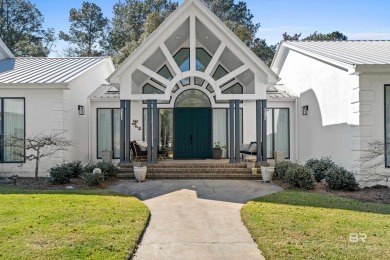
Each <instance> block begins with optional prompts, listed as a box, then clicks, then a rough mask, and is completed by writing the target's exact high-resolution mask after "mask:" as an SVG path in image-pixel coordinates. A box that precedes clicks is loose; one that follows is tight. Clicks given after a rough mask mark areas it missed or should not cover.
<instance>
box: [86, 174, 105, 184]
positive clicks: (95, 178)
mask: <svg viewBox="0 0 390 260" xmlns="http://www.w3.org/2000/svg"><path fill="white" fill-rule="evenodd" d="M82 177H83V183H84V184H85V185H87V186H98V185H100V184H101V183H102V182H103V181H104V174H103V173H93V172H85V173H83V175H82Z"/></svg>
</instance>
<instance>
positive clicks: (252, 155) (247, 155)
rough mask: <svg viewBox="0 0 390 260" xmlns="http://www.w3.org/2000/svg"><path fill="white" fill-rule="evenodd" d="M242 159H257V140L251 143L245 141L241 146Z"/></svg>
mask: <svg viewBox="0 0 390 260" xmlns="http://www.w3.org/2000/svg"><path fill="white" fill-rule="evenodd" d="M240 154H241V159H243V160H244V161H246V160H251V159H256V155H257V142H251V143H249V144H245V143H243V144H242V145H241V148H240Z"/></svg>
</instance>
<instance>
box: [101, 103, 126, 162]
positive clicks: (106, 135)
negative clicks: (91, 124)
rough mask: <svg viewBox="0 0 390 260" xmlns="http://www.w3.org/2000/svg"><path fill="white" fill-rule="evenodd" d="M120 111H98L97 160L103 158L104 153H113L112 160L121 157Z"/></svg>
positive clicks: (104, 109)
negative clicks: (106, 151)
mask: <svg viewBox="0 0 390 260" xmlns="http://www.w3.org/2000/svg"><path fill="white" fill-rule="evenodd" d="M120 117H121V116H120V109H119V108H98V109H97V158H98V159H101V158H102V151H105V150H108V151H112V158H114V159H119V157H120V139H119V138H120Z"/></svg>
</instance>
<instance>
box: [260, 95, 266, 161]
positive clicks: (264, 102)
mask: <svg viewBox="0 0 390 260" xmlns="http://www.w3.org/2000/svg"><path fill="white" fill-rule="evenodd" d="M262 103H263V105H262V108H263V109H262V113H263V117H262V119H263V128H262V131H263V132H262V134H263V136H262V138H261V139H262V143H261V150H262V152H261V154H262V162H267V100H262Z"/></svg>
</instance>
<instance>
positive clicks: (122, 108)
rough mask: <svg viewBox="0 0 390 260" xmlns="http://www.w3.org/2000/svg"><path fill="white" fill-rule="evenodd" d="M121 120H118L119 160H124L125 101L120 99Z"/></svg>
mask: <svg viewBox="0 0 390 260" xmlns="http://www.w3.org/2000/svg"><path fill="white" fill-rule="evenodd" d="M120 109H121V122H120V137H119V142H120V162H124V161H125V101H124V100H121V101H120Z"/></svg>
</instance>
